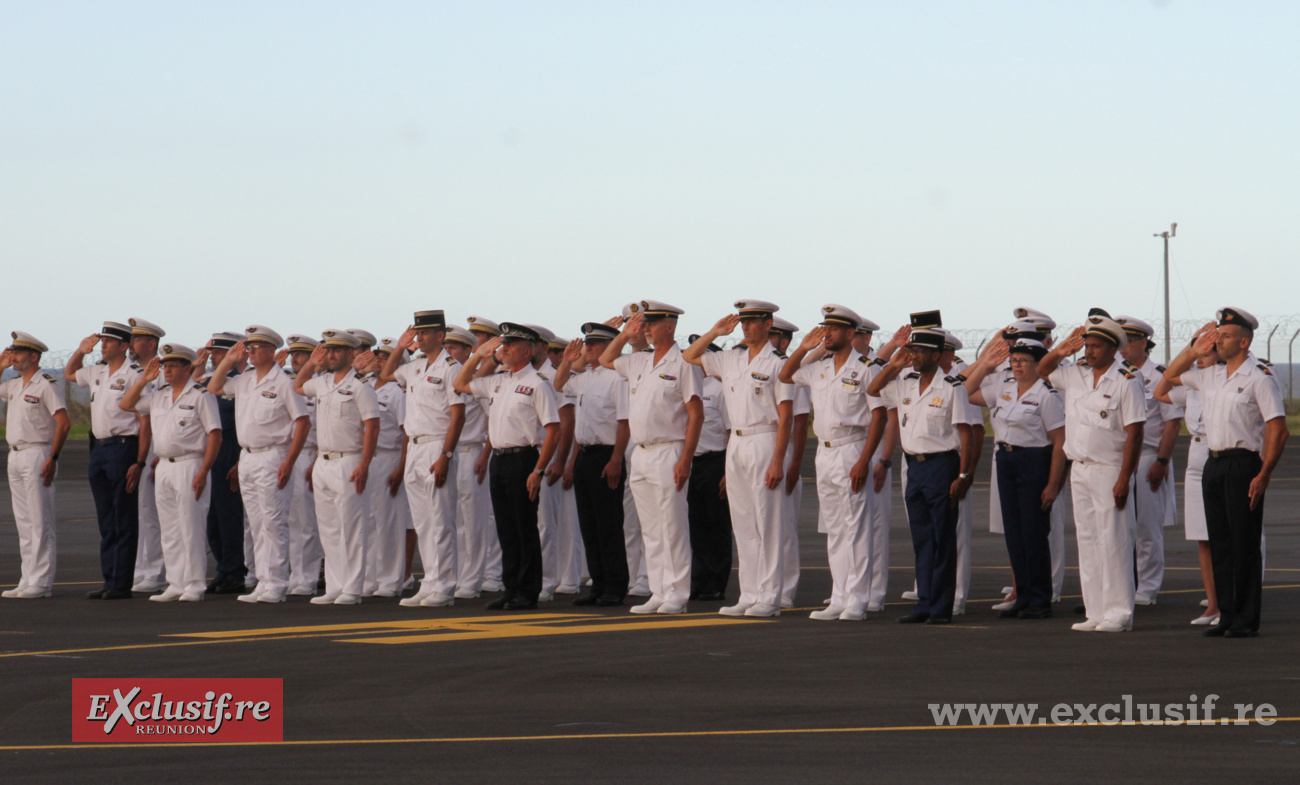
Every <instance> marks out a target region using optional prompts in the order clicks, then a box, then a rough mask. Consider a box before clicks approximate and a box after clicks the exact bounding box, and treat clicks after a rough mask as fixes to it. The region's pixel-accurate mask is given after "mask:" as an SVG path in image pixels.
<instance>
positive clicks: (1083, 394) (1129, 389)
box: [1049, 359, 1147, 466]
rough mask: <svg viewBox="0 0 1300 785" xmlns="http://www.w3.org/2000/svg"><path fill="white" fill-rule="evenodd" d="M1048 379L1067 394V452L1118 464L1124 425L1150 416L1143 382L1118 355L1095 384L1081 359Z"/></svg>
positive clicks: (1078, 458)
mask: <svg viewBox="0 0 1300 785" xmlns="http://www.w3.org/2000/svg"><path fill="white" fill-rule="evenodd" d="M1049 380H1050V381H1051V383H1052V386H1053V387H1055V388H1056V390H1057V391H1058V393H1059V394H1060V395H1062V396H1064V398H1065V454H1066V456H1068V457H1069V458H1070V460H1073V461H1089V462H1092V463H1105V464H1110V465H1112V466H1118V465H1120V464H1122V463H1123V462H1124V441H1125V439H1126V438H1127V433H1126V432H1125V430H1124V428H1125V426H1128V425H1133V424H1134V423H1145V422H1146V419H1147V409H1146V399H1145V397H1144V395H1143V391H1142V382H1141V381H1139V380H1138V378H1137V375H1136V374H1134V373H1132V372H1130V371H1129V370H1128V369H1126V368H1125V367H1124V365H1123V363H1121V362H1120V361H1119V359H1116V360H1115V361H1113V362H1112V363H1111V364H1110V367H1109V368H1107V369H1106V372H1105V373H1104V374H1103V375H1102V377H1101V380H1100V381H1099V382H1097V386H1096V387H1093V373H1092V368H1090V367H1088V366H1087V365H1084V364H1082V363H1080V364H1078V365H1072V366H1070V367H1069V368H1057V369H1056V370H1054V371H1052V374H1051V376H1050V377H1049Z"/></svg>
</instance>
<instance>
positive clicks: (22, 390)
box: [0, 371, 67, 447]
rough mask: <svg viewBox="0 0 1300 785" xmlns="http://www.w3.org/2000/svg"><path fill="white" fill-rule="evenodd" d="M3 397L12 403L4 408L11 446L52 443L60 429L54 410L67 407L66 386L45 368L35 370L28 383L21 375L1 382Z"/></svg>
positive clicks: (1, 395) (2, 399)
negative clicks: (65, 398) (6, 408)
mask: <svg viewBox="0 0 1300 785" xmlns="http://www.w3.org/2000/svg"><path fill="white" fill-rule="evenodd" d="M0 401H5V402H6V403H8V405H9V409H8V411H7V412H5V441H7V442H9V446H10V447H18V446H20V445H24V444H50V443H52V442H53V441H54V432H55V431H56V430H57V426H56V425H55V422H54V413H55V412H58V411H61V410H63V409H66V408H67V406H66V405H65V404H64V402H63V389H62V388H61V387H59V383H58V382H56V381H55V380H54V377H53V376H50V375H49V374H48V373H45V372H44V371H37V372H36V373H34V374H32V379H31V381H29V382H28V383H27V384H26V385H24V384H23V377H22V376H15V377H14V378H12V379H10V380H9V381H7V382H4V383H3V384H0Z"/></svg>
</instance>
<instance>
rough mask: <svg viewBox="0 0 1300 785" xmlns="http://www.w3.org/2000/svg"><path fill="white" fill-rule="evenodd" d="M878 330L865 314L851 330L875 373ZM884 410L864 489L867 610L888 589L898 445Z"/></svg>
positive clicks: (880, 605) (891, 412)
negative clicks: (868, 532) (868, 567)
mask: <svg viewBox="0 0 1300 785" xmlns="http://www.w3.org/2000/svg"><path fill="white" fill-rule="evenodd" d="M879 331H880V325H879V324H876V323H875V322H873V321H871V320H870V319H866V318H863V319H862V321H861V322H860V323H859V324H858V328H857V329H856V330H854V331H853V350H854V351H856V352H857V353H858V354H861V355H862V356H863V357H865V358H867V362H868V363H869V364H870V365H872V366H873V367H875V368H876V371H875V372H876V373H879V372H880V369H881V368H883V367H885V362H886V360H885V359H883V358H881V357H879V356H877V354H876V350H875V349H872V348H871V338H872V336H873V335H875V333H877V332H879ZM886 411H887V412H888V414H887V418H888V419H887V422H886V424H885V434H884V436H883V437H882V438H881V440H880V446H879V447H877V448H876V452H875V454H874V455H872V456H871V482H870V483H868V485H867V493H868V494H869V495H870V496H871V503H870V504H869V505H868V507H869V512H868V521H869V522H870V523H869V525H870V528H871V535H870V536H871V600H870V602H868V603H867V610H868V611H881V610H884V608H885V595H886V594H887V593H888V592H889V524H890V518H891V517H892V516H893V514H894V496H893V493H894V489H893V482H894V461H893V459H892V458H891V457H890V456H892V455H893V454H894V450H896V449H897V448H898V410H896V409H887V410H886ZM823 533H824V532H823ZM828 599H829V598H828ZM914 599H915V598H914Z"/></svg>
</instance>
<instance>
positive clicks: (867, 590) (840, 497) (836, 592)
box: [817, 442, 873, 610]
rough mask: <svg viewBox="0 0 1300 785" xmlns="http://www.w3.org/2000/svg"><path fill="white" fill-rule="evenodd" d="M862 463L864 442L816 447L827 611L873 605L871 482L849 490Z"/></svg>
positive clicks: (863, 607) (859, 608)
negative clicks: (828, 601)
mask: <svg viewBox="0 0 1300 785" xmlns="http://www.w3.org/2000/svg"><path fill="white" fill-rule="evenodd" d="M860 457H862V442H852V443H850V444H841V445H839V446H838V447H826V446H825V445H819V446H818V447H817V502H818V511H819V520H820V521H821V522H822V524H823V525H824V527H825V529H826V556H827V561H828V562H829V564H830V571H831V605H836V606H839V607H841V608H854V609H857V610H866V608H867V605H868V603H869V602H870V601H871V562H872V556H873V554H872V551H871V546H872V541H871V523H870V519H871V501H872V499H871V497H872V494H871V486H870V483H871V481H870V480H868V481H867V483H868V485H867V487H866V488H863V489H862V490H861V491H860V492H858V493H854V492H853V491H852V490H851V483H850V480H849V472H850V471H851V470H852V469H853V465H854V464H855V463H857V461H858V458H860Z"/></svg>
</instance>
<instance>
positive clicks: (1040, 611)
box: [1018, 608, 1052, 619]
mask: <svg viewBox="0 0 1300 785" xmlns="http://www.w3.org/2000/svg"><path fill="white" fill-rule="evenodd" d="M1018 618H1021V619H1050V618H1052V609H1051V608H1021V609H1020V613H1019V614H1018Z"/></svg>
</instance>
